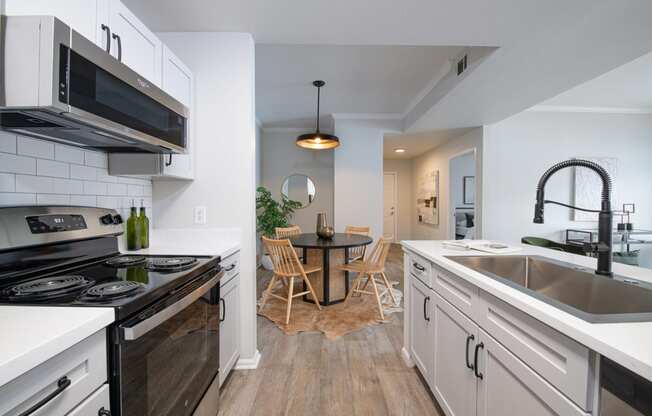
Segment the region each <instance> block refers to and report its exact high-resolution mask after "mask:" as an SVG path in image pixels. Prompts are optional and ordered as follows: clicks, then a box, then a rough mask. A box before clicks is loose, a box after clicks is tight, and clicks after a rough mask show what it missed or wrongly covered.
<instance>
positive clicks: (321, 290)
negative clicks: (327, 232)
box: [290, 233, 373, 306]
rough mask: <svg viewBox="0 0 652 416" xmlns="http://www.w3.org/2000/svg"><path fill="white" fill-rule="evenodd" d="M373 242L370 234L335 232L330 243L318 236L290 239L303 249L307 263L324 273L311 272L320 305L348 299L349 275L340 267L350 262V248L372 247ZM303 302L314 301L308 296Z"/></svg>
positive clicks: (306, 235) (299, 235)
mask: <svg viewBox="0 0 652 416" xmlns="http://www.w3.org/2000/svg"><path fill="white" fill-rule="evenodd" d="M372 241H373V239H372V238H371V237H368V236H366V235H360V234H344V233H335V235H334V236H333V238H332V239H329V240H327V239H324V238H321V237H319V236H317V234H314V233H305V234H298V235H295V236H292V237H290V242H291V243H292V246H293V247H295V248H300V249H302V260H303V263H304V264H308V265H311V266H320V267H321V272H316V273H311V274H310V275H308V278H309V279H310V283H311V284H312V286H313V288H314V289H315V292H317V297H318V298H319V303H320V304H321V305H323V306H328V305H333V304H335V303H339V302H343V301H344V300H345V299H346V295H347V294H348V292H349V272H346V271H343V270H339V269H338V268H337V267H336V266H337V265H339V264H346V263H348V262H349V249H351V248H353V247H361V246H366V245H369V244H371V242H372ZM304 286H305V284H304ZM331 298H334V299H331ZM303 300H304V301H306V302H312V300H311V299H310V298H308V297H307V296H304V297H303Z"/></svg>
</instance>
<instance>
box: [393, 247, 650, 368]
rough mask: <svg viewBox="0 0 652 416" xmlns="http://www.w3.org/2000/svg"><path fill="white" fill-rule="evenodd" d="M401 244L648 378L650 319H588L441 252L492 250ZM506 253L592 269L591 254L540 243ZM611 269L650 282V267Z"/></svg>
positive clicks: (616, 272) (456, 254) (593, 262)
mask: <svg viewBox="0 0 652 416" xmlns="http://www.w3.org/2000/svg"><path fill="white" fill-rule="evenodd" d="M401 244H402V245H403V247H404V248H405V249H406V250H408V251H411V252H413V253H415V254H418V255H421V256H423V257H425V258H427V259H428V260H430V261H432V262H433V263H435V264H437V265H439V266H440V267H442V268H444V269H447V270H449V271H451V272H452V273H454V274H456V275H458V276H460V277H462V278H464V279H466V280H467V281H469V282H470V283H472V284H474V285H476V286H478V287H479V288H480V289H482V290H484V291H486V292H488V293H490V294H492V295H494V296H496V297H498V298H499V299H502V300H503V301H505V302H507V303H509V304H511V305H513V306H514V307H516V308H518V309H520V310H522V311H523V312H525V313H527V314H529V315H531V316H532V317H534V318H536V319H538V320H539V321H541V322H543V323H545V324H547V325H549V326H551V327H552V328H555V329H556V330H558V331H559V332H561V333H563V334H565V335H566V336H568V337H570V338H572V339H574V340H576V341H577V342H579V343H581V344H583V345H585V346H587V347H588V348H590V349H592V350H594V351H596V352H598V353H599V354H601V355H603V356H605V357H607V358H609V359H611V360H613V361H615V362H617V363H618V364H620V365H622V366H624V367H626V368H628V369H630V370H631V371H633V372H635V373H637V374H640V375H641V376H642V377H645V378H646V379H648V380H650V381H652V322H628V323H598V324H592V323H589V322H587V321H584V320H582V319H580V318H577V317H575V316H573V315H571V314H569V313H567V312H564V311H562V310H561V309H558V308H555V307H554V306H552V305H549V304H547V303H545V302H542V301H540V300H538V299H536V298H534V297H531V296H529V295H527V294H525V293H523V292H521V291H519V290H516V289H514V288H512V287H510V286H507V285H505V284H503V283H500V282H498V281H496V280H493V279H491V278H489V277H487V276H484V275H483V274H481V273H478V272H476V271H474V270H472V269H469V268H467V267H464V266H462V265H461V264H459V263H456V262H454V261H452V260H450V259H447V258H446V257H445V256H460V255H475V256H477V255H491V254H489V253H481V252H479V251H466V250H456V249H448V248H445V247H443V246H442V244H441V242H439V241H402V242H401ZM511 255H538V256H542V257H548V258H552V259H555V260H559V261H563V262H567V263H574V264H576V265H578V266H582V267H588V268H591V269H595V266H596V259H594V258H590V257H583V256H578V255H574V254H569V253H563V252H556V251H553V250H548V249H544V248H540V247H533V246H522V251H520V252H518V253H512V254H511ZM613 271H614V273H615V274H618V275H621V276H626V277H631V278H634V279H639V280H643V281H647V282H652V270H649V269H643V268H639V267H633V266H627V265H624V264H619V263H614V264H613Z"/></svg>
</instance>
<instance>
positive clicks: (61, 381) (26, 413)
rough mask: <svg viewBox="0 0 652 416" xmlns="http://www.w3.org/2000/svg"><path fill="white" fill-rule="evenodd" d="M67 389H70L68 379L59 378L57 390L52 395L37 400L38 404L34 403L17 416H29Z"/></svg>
mask: <svg viewBox="0 0 652 416" xmlns="http://www.w3.org/2000/svg"><path fill="white" fill-rule="evenodd" d="M68 387H70V379H69V378H68V377H66V376H63V377H61V378H60V379H59V380H58V381H57V389H56V390H54V391H53V392H52V393H50V394H48V395H47V396H45V397H44V398H43V399H41V400H39V402H38V403H36V404H35V405H34V406H32V407H30V408H29V409H27V410H25V411H24V412H23V413H21V414H20V415H19V416H29V415H31V414H32V413H34V412H36V411H37V410H39V409H40V408H41V407H43V406H45V405H46V404H47V403H48V402H49V401H50V400H52V399H54V398H55V397H57V396H58V395H60V394H61V393H63V391H64V390H65V389H67V388H68Z"/></svg>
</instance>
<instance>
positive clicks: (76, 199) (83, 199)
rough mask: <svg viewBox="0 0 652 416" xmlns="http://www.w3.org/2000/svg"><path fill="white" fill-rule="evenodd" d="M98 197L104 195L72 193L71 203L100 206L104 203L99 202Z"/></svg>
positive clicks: (81, 205) (83, 205) (82, 205)
mask: <svg viewBox="0 0 652 416" xmlns="http://www.w3.org/2000/svg"><path fill="white" fill-rule="evenodd" d="M98 198H102V197H97V196H95V195H70V205H78V206H80V207H100V206H102V205H99V204H98V203H97V199H98ZM104 208H109V207H104Z"/></svg>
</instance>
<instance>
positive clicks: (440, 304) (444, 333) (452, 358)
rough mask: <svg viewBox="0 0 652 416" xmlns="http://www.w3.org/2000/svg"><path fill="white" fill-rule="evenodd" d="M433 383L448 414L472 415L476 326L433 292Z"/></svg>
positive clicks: (473, 413) (456, 415)
mask: <svg viewBox="0 0 652 416" xmlns="http://www.w3.org/2000/svg"><path fill="white" fill-rule="evenodd" d="M434 296H435V302H434V309H435V312H434V317H435V338H434V345H435V350H434V384H433V393H434V395H435V397H436V398H437V401H438V402H439V405H440V406H441V407H442V409H443V410H444V411H445V412H446V414H447V415H450V416H473V415H475V412H476V382H477V378H476V376H475V373H474V371H473V368H474V367H473V366H474V362H473V358H474V355H473V354H474V348H475V345H476V341H477V339H478V326H477V325H476V324H474V323H473V322H472V321H471V320H470V319H469V318H467V317H466V316H464V315H463V314H462V313H461V312H460V311H458V310H457V309H455V307H453V306H452V305H451V304H449V303H448V302H447V301H445V300H444V299H442V298H441V297H440V296H439V295H437V294H435V295H434Z"/></svg>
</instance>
